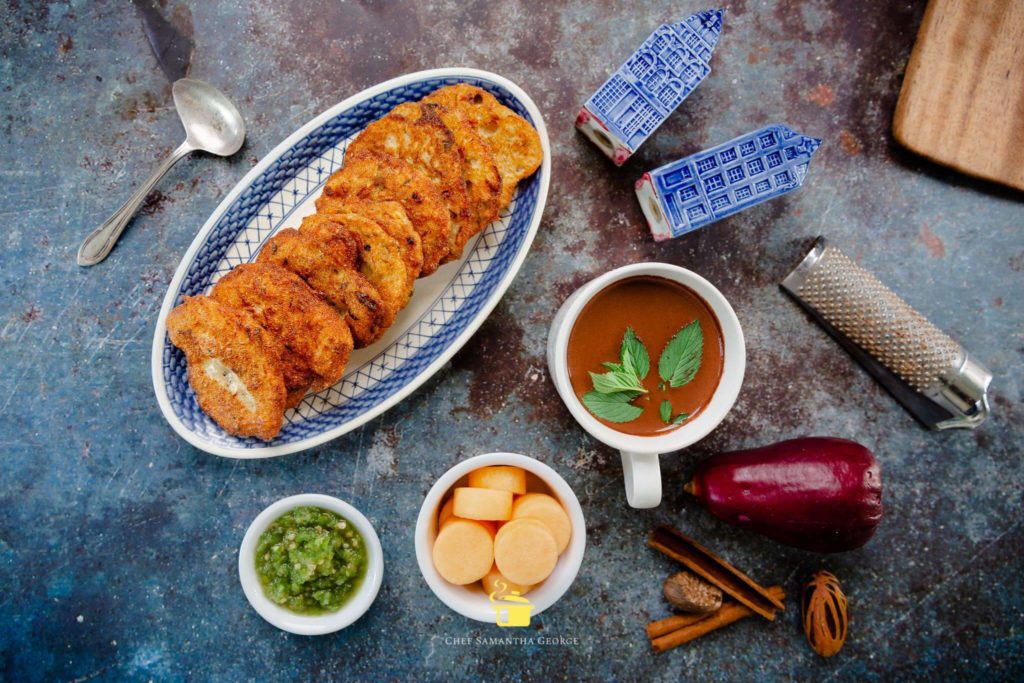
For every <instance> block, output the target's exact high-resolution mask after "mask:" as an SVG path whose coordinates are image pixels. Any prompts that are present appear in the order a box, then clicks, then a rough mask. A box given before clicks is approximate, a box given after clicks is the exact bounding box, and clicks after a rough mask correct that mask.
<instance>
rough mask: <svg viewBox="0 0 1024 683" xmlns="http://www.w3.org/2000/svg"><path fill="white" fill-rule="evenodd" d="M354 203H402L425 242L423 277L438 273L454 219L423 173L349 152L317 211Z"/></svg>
mask: <svg viewBox="0 0 1024 683" xmlns="http://www.w3.org/2000/svg"><path fill="white" fill-rule="evenodd" d="M355 200H361V201H362V200H365V201H375V202H376V201H396V202H398V203H399V204H401V205H402V208H403V209H405V213H406V215H407V216H408V218H409V221H410V222H411V223H412V227H413V229H415V230H416V232H417V233H418V234H419V236H420V239H421V240H422V246H423V271H422V275H430V274H431V273H433V272H434V271H435V270H437V266H438V264H440V263H441V259H442V258H443V257H444V256H445V254H447V253H448V236H449V235H450V234H451V219H450V218H449V216H448V209H447V208H446V207H445V203H444V198H443V197H442V196H441V193H440V192H439V191H438V189H437V188H436V187H435V186H434V184H433V182H431V180H430V179H429V178H428V177H427V176H426V175H425V174H424V173H423V172H422V171H419V170H417V169H416V168H415V167H414V166H413V165H412V164H410V163H408V162H406V161H403V160H401V159H399V158H398V157H395V156H393V155H391V154H378V153H370V152H352V151H351V150H349V151H348V152H347V153H346V154H345V166H344V167H343V168H342V169H341V170H339V171H337V172H335V173H334V174H332V175H331V177H330V178H328V179H327V183H326V184H325V185H324V192H323V194H322V195H320V196H319V197H318V198H317V200H316V208H317V211H319V212H320V213H333V212H336V211H338V210H339V209H338V207H339V206H340V205H342V204H344V203H345V202H350V201H355ZM342 210H343V209H342Z"/></svg>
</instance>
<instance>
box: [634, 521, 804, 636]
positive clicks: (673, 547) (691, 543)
mask: <svg viewBox="0 0 1024 683" xmlns="http://www.w3.org/2000/svg"><path fill="white" fill-rule="evenodd" d="M647 544H648V545H649V546H651V547H652V548H654V549H655V550H658V551H660V552H662V553H664V554H665V555H668V556H669V557H671V558H672V559H673V560H676V561H677V562H681V563H682V564H683V565H685V566H686V567H687V568H688V569H689V570H690V571H692V572H693V573H694V574H697V575H698V576H700V577H701V578H703V579H705V580H706V581H708V582H709V583H712V584H714V585H715V586H718V587H719V588H721V589H722V591H724V592H725V593H726V594H727V595H729V596H731V597H732V598H733V599H735V600H736V601H737V602H739V603H740V604H742V605H746V606H747V607H749V608H750V609H751V610H753V611H754V612H755V613H756V614H760V615H761V616H762V617H764V618H765V619H768V620H769V621H771V620H773V619H775V610H776V609H784V606H783V604H782V602H781V601H780V600H778V599H777V598H773V597H772V596H771V595H770V594H769V592H768V591H767V590H766V589H765V588H764V587H763V586H761V585H760V584H759V583H757V582H756V581H754V580H753V579H751V578H750V577H749V576H747V575H746V574H744V573H743V572H741V571H740V570H738V569H736V568H735V567H733V566H732V565H731V564H729V563H728V562H726V561H725V560H723V559H722V558H720V557H719V556H718V555H715V554H714V553H713V552H711V551H710V550H708V549H707V548H705V547H704V546H702V545H701V544H700V543H697V541H695V540H693V539H692V538H690V537H688V536H686V535H684V534H682V533H680V532H679V531H676V530H675V529H673V528H672V527H670V526H666V525H661V526H659V527H657V528H656V529H655V530H654V531H652V532H651V536H650V538H649V539H648V540H647Z"/></svg>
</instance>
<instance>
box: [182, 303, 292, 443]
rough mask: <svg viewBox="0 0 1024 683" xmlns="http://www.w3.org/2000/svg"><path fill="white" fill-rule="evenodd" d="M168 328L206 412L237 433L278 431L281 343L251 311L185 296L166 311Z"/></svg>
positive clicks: (272, 434) (264, 434)
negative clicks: (261, 325)
mask: <svg viewBox="0 0 1024 683" xmlns="http://www.w3.org/2000/svg"><path fill="white" fill-rule="evenodd" d="M167 334H168V336H169V337H170V339H171V343H172V344H174V345H175V346H177V347H178V348H179V349H181V350H182V351H183V352H184V353H185V358H186V359H187V360H188V382H189V384H190V385H191V386H192V391H194V392H195V395H196V400H197V401H198V402H199V407H200V408H202V409H203V412H205V413H206V414H207V415H209V416H210V417H211V418H213V421H214V422H216V423H217V424H218V425H220V426H221V428H222V429H223V430H224V431H226V432H228V433H230V434H234V435H236V436H255V437H259V438H260V439H265V440H269V439H272V438H274V437H275V436H277V433H278V432H279V431H281V422H282V416H283V414H284V410H285V387H284V376H283V374H282V369H281V346H280V342H278V340H277V339H276V338H274V337H273V336H272V335H271V334H270V333H268V332H267V331H266V330H264V329H263V328H262V327H260V326H259V324H257V322H256V320H255V319H254V318H253V317H252V315H250V314H249V313H247V312H246V311H239V310H236V309H233V308H230V307H228V306H225V305H223V304H221V303H219V302H217V301H214V300H213V299H211V298H209V297H205V296H193V297H186V298H185V301H184V302H183V303H181V304H179V305H178V306H175V308H174V310H172V311H171V312H170V313H169V314H168V315H167Z"/></svg>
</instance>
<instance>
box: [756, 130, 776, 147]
mask: <svg viewBox="0 0 1024 683" xmlns="http://www.w3.org/2000/svg"><path fill="white" fill-rule="evenodd" d="M757 139H758V141H759V142H760V143H761V149H768V148H769V147H771V146H772V145H774V144H775V142H776V138H775V133H771V132H769V133H765V134H764V135H760V136H758V138H757Z"/></svg>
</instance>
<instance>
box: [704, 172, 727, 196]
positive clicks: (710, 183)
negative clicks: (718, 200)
mask: <svg viewBox="0 0 1024 683" xmlns="http://www.w3.org/2000/svg"><path fill="white" fill-rule="evenodd" d="M723 187H725V181H724V180H722V175H721V174H719V175H713V176H711V177H710V178H705V179H704V191H705V192H714V191H715V190H721V189H722V188H723Z"/></svg>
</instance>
